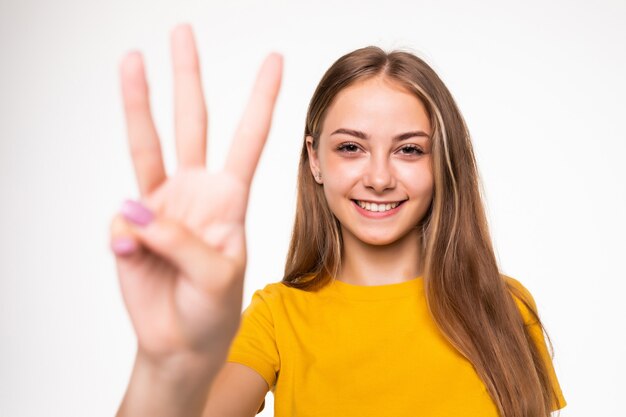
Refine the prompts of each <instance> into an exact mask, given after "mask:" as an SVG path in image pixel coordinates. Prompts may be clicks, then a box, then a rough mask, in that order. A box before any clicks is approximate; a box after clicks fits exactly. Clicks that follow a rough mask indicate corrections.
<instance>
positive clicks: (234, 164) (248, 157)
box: [224, 52, 283, 186]
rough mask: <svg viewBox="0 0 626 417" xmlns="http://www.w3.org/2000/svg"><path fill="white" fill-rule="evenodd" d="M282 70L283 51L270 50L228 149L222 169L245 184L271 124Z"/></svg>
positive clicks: (247, 182) (258, 156)
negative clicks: (281, 53)
mask: <svg viewBox="0 0 626 417" xmlns="http://www.w3.org/2000/svg"><path fill="white" fill-rule="evenodd" d="M282 72H283V57H282V55H280V54H279V53H276V52H274V53H271V54H269V55H268V56H267V57H266V58H265V60H264V61H263V64H262V65H261V68H260V69H259V72H258V74H257V78H256V81H255V83H254V87H253V88H252V94H251V95H250V99H249V100H248V104H247V106H246V109H245V111H244V114H243V116H242V118H241V121H240V122H239V125H238V127H237V130H236V132H235V137H234V138H233V141H232V143H231V145H230V150H229V151H228V156H227V158H226V164H225V166H224V169H225V170H226V171H227V172H229V173H231V174H233V175H235V176H236V177H238V178H239V179H241V180H242V181H243V182H244V183H245V184H247V185H248V186H249V185H250V183H251V182H252V177H253V176H254V171H255V170H256V166H257V164H258V162H259V158H260V157H261V152H262V151H263V146H265V141H266V140H267V135H268V133H269V130H270V126H271V124H272V113H273V112H274V105H275V104H276V98H277V96H278V91H279V89H280V83H281V79H282ZM242 150H245V151H242Z"/></svg>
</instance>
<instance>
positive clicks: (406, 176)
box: [398, 165, 434, 198]
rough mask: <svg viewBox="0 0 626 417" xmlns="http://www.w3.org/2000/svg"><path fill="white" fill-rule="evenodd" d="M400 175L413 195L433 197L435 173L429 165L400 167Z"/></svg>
mask: <svg viewBox="0 0 626 417" xmlns="http://www.w3.org/2000/svg"><path fill="white" fill-rule="evenodd" d="M398 176H399V178H401V181H402V182H403V183H404V184H405V185H406V187H407V190H408V192H409V193H411V194H412V195H413V197H420V198H426V197H428V198H431V197H432V194H433V190H434V178H433V173H432V171H431V170H430V167H429V166H428V165H421V166H419V167H417V168H416V167H410V169H404V170H403V169H399V170H398Z"/></svg>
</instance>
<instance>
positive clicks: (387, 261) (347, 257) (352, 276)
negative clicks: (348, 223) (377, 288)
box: [337, 229, 422, 285]
mask: <svg viewBox="0 0 626 417" xmlns="http://www.w3.org/2000/svg"><path fill="white" fill-rule="evenodd" d="M342 232H343V254H342V266H341V270H340V272H339V275H338V276H337V280H339V281H343V282H346V283H348V284H354V285H386V284H397V283H400V282H405V281H408V280H411V279H414V278H416V277H418V276H419V275H420V274H421V266H422V265H421V256H420V253H421V250H420V249H421V247H420V246H421V245H420V238H419V235H418V233H417V230H416V231H414V232H410V233H408V234H407V235H405V236H404V237H403V238H401V239H398V240H397V241H395V242H393V243H391V244H389V245H370V244H367V243H365V242H363V241H361V240H360V239H358V238H357V237H356V236H354V235H353V234H352V233H350V232H348V231H347V230H345V229H342Z"/></svg>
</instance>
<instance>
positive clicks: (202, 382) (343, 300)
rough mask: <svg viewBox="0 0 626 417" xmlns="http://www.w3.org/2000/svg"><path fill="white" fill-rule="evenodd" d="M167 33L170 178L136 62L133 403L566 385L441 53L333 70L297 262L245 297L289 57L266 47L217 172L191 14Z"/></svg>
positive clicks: (480, 410)
mask: <svg viewBox="0 0 626 417" xmlns="http://www.w3.org/2000/svg"><path fill="white" fill-rule="evenodd" d="M172 47H173V54H172V56H173V58H174V69H175V79H176V80H175V85H176V89H177V90H176V91H177V94H176V95H175V97H176V109H177V112H176V117H177V131H176V141H177V152H178V157H179V163H180V167H179V169H178V171H177V172H176V174H175V175H173V176H171V177H170V178H166V177H165V173H164V169H163V163H162V159H161V155H160V147H159V141H158V138H157V137H156V131H155V129H154V125H153V122H152V120H151V117H150V111H149V107H148V104H147V103H148V99H147V84H146V82H145V76H144V73H143V66H142V61H141V58H140V57H139V56H138V55H136V54H130V55H129V56H127V58H126V59H125V60H124V63H123V65H122V71H121V74H122V85H123V94H124V103H125V110H126V115H127V123H128V127H129V129H128V130H129V141H130V144H131V147H130V149H131V153H132V156H133V162H134V163H135V168H136V173H137V176H138V181H139V183H140V189H141V192H142V201H141V202H137V201H128V202H126V203H125V204H124V205H123V208H122V210H121V213H120V214H118V215H117V216H115V217H114V219H113V222H112V227H111V232H112V233H111V235H112V244H111V247H112V250H113V252H114V253H115V254H116V262H117V267H118V274H119V277H120V283H121V288H122V292H123V295H124V301H125V303H126V306H127V308H128V310H129V313H130V316H131V320H132V322H133V326H134V328H135V331H136V333H137V338H138V349H137V359H136V362H135V368H134V369H133V374H132V376H131V381H130V384H129V387H128V390H127V392H126V396H125V397H124V400H123V402H122V405H121V407H120V410H119V413H118V415H119V416H126V415H137V416H140V415H151V416H165V415H171V416H174V415H186V416H199V415H201V414H203V415H204V416H205V417H209V416H225V415H229V416H241V417H244V416H248V417H249V416H251V415H253V414H254V413H255V412H259V411H260V410H262V409H263V407H264V398H265V395H266V393H267V392H268V390H271V391H272V392H273V393H274V396H275V410H274V412H275V414H274V415H275V416H277V417H283V416H294V415H297V416H299V417H302V416H304V417H306V416H329V417H332V416H342V417H346V416H348V417H349V416H363V415H377V416H378V415H379V416H388V415H392V416H399V417H402V416H407V417H408V416H413V415H424V416H429V417H435V416H452V415H454V416H460V415H470V416H482V417H490V416H494V417H495V416H502V417H526V416H533V417H535V416H537V417H547V416H549V414H550V412H551V411H553V410H556V409H560V408H562V407H564V406H565V405H566V402H565V399H564V397H563V394H562V392H561V389H560V387H559V383H558V380H557V378H556V374H555V372H554V368H553V367H552V362H551V359H550V356H549V355H548V351H547V348H546V343H545V339H544V329H543V325H542V323H541V321H540V320H539V316H538V311H537V307H536V305H535V303H534V300H533V297H532V296H531V295H530V293H529V292H528V291H527V290H526V289H525V288H524V286H523V285H522V284H521V283H520V282H519V281H517V280H515V279H513V278H511V277H507V276H504V275H503V274H501V273H500V271H499V268H498V266H497V264H496V259H495V256H494V252H493V249H492V244H491V239H490V236H489V232H488V228H487V221H486V218H485V214H484V210H483V204H482V201H481V197H480V193H479V188H478V175H477V168H476V162H475V159H474V154H473V150H472V144H471V141H470V136H469V132H468V131H467V128H466V126H465V123H464V121H463V118H462V116H461V113H460V111H459V109H458V108H457V106H456V104H455V102H454V100H453V98H452V95H451V94H450V92H449V91H448V89H447V88H446V87H445V85H444V84H443V82H442V81H441V80H440V78H439V77H438V76H437V75H436V74H435V72H434V71H433V70H432V69H431V68H430V66H428V65H427V64H426V63H425V62H424V61H423V60H421V59H420V58H418V57H416V56H415V55H412V54H409V53H407V52H402V51H392V52H385V51H383V50H381V49H380V48H377V47H373V46H370V47H366V48H362V49H357V50H355V51H353V52H350V53H348V54H346V55H344V56H342V57H341V58H339V59H338V60H337V61H336V62H335V63H334V64H333V65H332V66H331V67H330V68H329V69H328V71H327V72H326V73H325V74H324V76H323V78H322V80H321V81H320V83H319V85H318V87H317V89H316V91H315V93H314V94H313V97H312V99H311V102H310V104H309V109H308V113H307V118H306V122H305V131H304V135H303V137H302V150H301V155H300V165H299V172H298V201H297V211H296V218H295V224H294V230H293V234H292V239H291V244H290V248H289V252H288V255H287V262H286V265H285V272H284V276H283V278H282V279H281V280H280V281H278V282H274V283H270V284H268V285H267V286H266V287H265V288H264V289H262V290H258V291H256V292H255V293H254V295H253V297H252V301H251V303H250V305H249V306H248V307H247V308H246V310H245V311H244V312H243V314H242V315H241V316H240V311H241V299H242V291H243V277H244V271H245V266H246V244H245V243H246V242H245V233H244V232H245V214H246V208H247V199H248V195H249V186H250V182H251V181H252V177H253V175H254V170H255V168H256V164H257V162H258V159H259V156H260V153H261V150H262V148H263V145H264V142H265V139H266V137H267V133H268V130H269V126H270V123H271V115H272V111H273V106H274V103H275V99H276V96H277V93H278V89H279V85H280V79H281V74H282V59H281V57H280V56H277V55H276V54H272V55H270V56H268V58H267V59H266V61H265V62H264V64H263V66H262V68H261V70H260V72H259V76H258V78H257V81H256V83H255V87H254V90H253V93H252V96H251V99H250V104H249V105H248V107H247V108H246V112H245V113H244V118H243V119H242V122H241V125H240V128H239V129H238V130H237V134H236V135H235V139H234V141H233V145H232V148H231V152H230V153H229V157H228V159H227V162H226V164H225V167H224V169H223V170H222V171H220V172H218V173H216V174H208V173H207V172H206V170H205V169H204V162H205V161H204V152H205V149H206V143H205V141H206V138H205V137H204V135H205V134H206V119H207V117H206V110H205V105H204V100H203V97H202V94H201V87H200V77H199V66H198V60H197V56H196V51H195V44H194V41H193V36H192V34H191V29H190V28H189V27H188V26H181V27H179V28H177V29H176V30H175V31H174V32H173V36H172ZM242 147H246V149H250V152H246V153H245V154H243V155H242V154H241V153H240V152H237V151H236V150H237V149H240V148H242ZM241 158H245V159H243V160H242V159H241ZM226 206H228V210H225V209H224V207H226Z"/></svg>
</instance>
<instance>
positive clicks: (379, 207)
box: [356, 200, 400, 212]
mask: <svg viewBox="0 0 626 417" xmlns="http://www.w3.org/2000/svg"><path fill="white" fill-rule="evenodd" d="M356 202H357V204H358V205H359V207H361V208H364V209H365V210H367V211H373V212H383V211H387V210H391V209H394V208H396V207H398V205H399V204H400V203H399V202H395V203H388V204H376V203H367V202H363V201H358V200H356Z"/></svg>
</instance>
